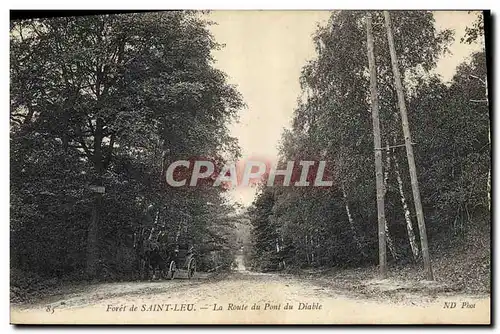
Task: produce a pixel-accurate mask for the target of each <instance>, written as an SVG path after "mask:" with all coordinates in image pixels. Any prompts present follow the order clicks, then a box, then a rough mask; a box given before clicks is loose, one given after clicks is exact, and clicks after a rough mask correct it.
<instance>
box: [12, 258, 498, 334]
mask: <svg viewBox="0 0 500 334" xmlns="http://www.w3.org/2000/svg"><path fill="white" fill-rule="evenodd" d="M237 264H238V267H237V269H238V270H236V271H234V272H232V273H230V274H228V275H225V276H224V275H215V276H214V275H212V276H210V275H208V274H204V273H197V275H196V276H195V277H194V278H193V279H191V280H188V279H187V278H185V274H183V273H180V274H179V277H178V278H176V279H175V280H161V281H151V282H117V283H102V284H95V285H90V286H88V285H87V286H79V287H74V288H72V289H67V291H64V292H62V291H61V293H59V294H57V295H53V296H52V297H50V298H47V299H46V300H45V301H44V302H43V303H39V304H36V305H35V304H30V305H12V306H11V323H37V324H40V323H42V324H110V323H111V324H113V323H114V324H179V323H182V324H252V323H253V324H270V323H275V324H297V323H298V324H346V323H347V324H349V323H363V324H372V323H403V324H404V323H489V319H490V305H489V298H484V297H483V298H479V297H477V298H474V297H470V296H457V295H449V296H446V295H444V296H443V295H441V296H434V297H433V298H429V296H423V295H419V294H418V293H414V292H413V293H407V294H400V297H401V298H399V299H398V298H396V299H395V298H385V297H384V296H383V295H382V296H380V297H379V298H374V297H373V296H371V297H367V296H363V295H360V294H356V293H355V292H353V291H347V290H346V291H343V290H342V289H339V288H338V285H337V286H336V285H335V284H334V282H333V281H332V280H331V279H330V281H328V280H323V281H320V280H316V279H307V278H298V277H296V276H292V275H279V274H276V273H254V272H249V271H246V270H245V268H244V266H243V264H242V262H239V261H238V263H237ZM332 286H336V287H335V288H332ZM445 302H447V303H450V302H456V304H457V306H456V308H453V309H446V308H445ZM463 302H467V303H469V305H474V307H473V308H462V303H463Z"/></svg>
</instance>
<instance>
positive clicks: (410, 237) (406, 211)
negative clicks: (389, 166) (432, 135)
mask: <svg viewBox="0 0 500 334" xmlns="http://www.w3.org/2000/svg"><path fill="white" fill-rule="evenodd" d="M393 150H394V149H393ZM392 158H393V160H394V172H395V174H396V179H397V181H398V188H399V195H400V198H401V205H402V206H403V211H404V215H405V221H406V231H407V232H408V241H409V242H410V246H411V252H412V254H413V259H414V260H415V261H417V259H418V255H419V252H420V250H419V249H418V245H417V241H416V239H415V232H414V231H413V223H412V221H411V215H410V209H409V208H408V205H407V204H406V196H405V193H404V188H403V179H402V178H401V173H400V172H399V162H398V158H397V157H396V154H395V152H393V156H392Z"/></svg>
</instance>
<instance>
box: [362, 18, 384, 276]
mask: <svg viewBox="0 0 500 334" xmlns="http://www.w3.org/2000/svg"><path fill="white" fill-rule="evenodd" d="M366 36H367V37H366V39H367V48H368V65H369V66H368V67H369V69H370V99H371V106H372V121H373V146H374V151H375V177H376V185H377V213H378V252H379V265H380V276H381V278H386V277H387V251H386V238H385V211H384V210H385V208H384V176H383V173H382V147H381V146H382V143H381V139H380V120H379V110H378V92H377V67H376V65H375V55H374V51H373V50H374V46H373V33H372V17H371V14H370V13H369V12H368V14H367V15H366Z"/></svg>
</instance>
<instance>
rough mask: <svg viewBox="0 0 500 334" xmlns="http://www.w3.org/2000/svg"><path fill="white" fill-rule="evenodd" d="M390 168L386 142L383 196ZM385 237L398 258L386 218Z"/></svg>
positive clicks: (393, 254)
mask: <svg viewBox="0 0 500 334" xmlns="http://www.w3.org/2000/svg"><path fill="white" fill-rule="evenodd" d="M390 169H391V154H390V150H389V144H386V148H385V170H384V198H385V195H386V194H387V181H388V180H389V171H390ZM385 238H386V240H387V247H388V248H389V251H390V252H391V255H392V258H393V259H394V260H397V259H398V257H399V256H398V253H397V252H396V248H395V247H394V242H393V241H392V238H391V235H390V233H389V225H388V224H387V219H386V221H385Z"/></svg>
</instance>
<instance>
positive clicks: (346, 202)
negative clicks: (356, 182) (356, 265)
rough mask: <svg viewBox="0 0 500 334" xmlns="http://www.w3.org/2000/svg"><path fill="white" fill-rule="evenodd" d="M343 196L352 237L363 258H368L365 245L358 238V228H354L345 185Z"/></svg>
mask: <svg viewBox="0 0 500 334" xmlns="http://www.w3.org/2000/svg"><path fill="white" fill-rule="evenodd" d="M342 195H343V197H344V205H345V211H346V213H347V219H348V220H349V226H350V227H351V231H352V237H353V239H354V242H356V245H357V246H358V249H359V251H360V252H361V254H362V255H363V256H366V254H365V252H364V251H363V245H362V244H361V242H360V240H359V238H358V234H357V233H356V228H355V227H354V219H353V218H352V215H351V210H350V209H349V201H348V200H347V193H346V191H345V188H344V185H342Z"/></svg>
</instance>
